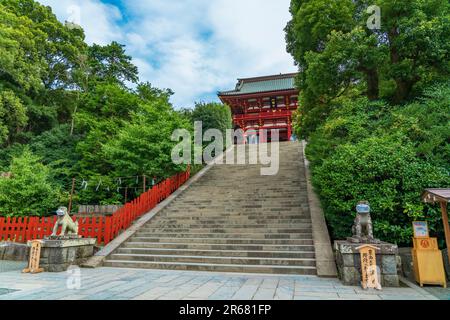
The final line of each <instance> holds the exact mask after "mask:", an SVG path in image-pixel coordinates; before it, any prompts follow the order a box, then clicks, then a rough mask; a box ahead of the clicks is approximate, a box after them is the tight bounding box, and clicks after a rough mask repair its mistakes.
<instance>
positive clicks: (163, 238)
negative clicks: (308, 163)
mask: <svg viewBox="0 0 450 320" xmlns="http://www.w3.org/2000/svg"><path fill="white" fill-rule="evenodd" d="M130 242H164V243H167V242H169V243H181V244H186V243H195V244H255V245H313V240H312V239H311V238H310V237H305V239H291V238H281V239H280V238H279V239H262V238H260V239H252V238H242V237H240V238H235V237H229V238H219V236H218V237H203V238H194V237H188V236H186V237H178V238H175V237H167V235H159V236H158V237H155V235H152V236H151V237H133V238H132V239H130Z"/></svg>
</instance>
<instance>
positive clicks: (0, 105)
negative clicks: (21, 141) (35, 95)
mask: <svg viewBox="0 0 450 320" xmlns="http://www.w3.org/2000/svg"><path fill="white" fill-rule="evenodd" d="M26 111H27V110H26V108H25V107H24V106H23V104H22V102H21V101H20V99H19V98H17V97H16V96H15V94H14V92H13V91H11V90H4V91H0V145H10V144H11V142H12V139H13V137H14V136H15V135H16V134H18V133H19V132H20V130H22V129H23V128H24V127H25V125H26V124H27V121H28V117H27V115H26V113H27V112H26Z"/></svg>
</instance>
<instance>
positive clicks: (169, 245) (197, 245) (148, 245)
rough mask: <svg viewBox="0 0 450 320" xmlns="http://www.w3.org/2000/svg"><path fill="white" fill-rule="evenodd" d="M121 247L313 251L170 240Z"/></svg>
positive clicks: (308, 249) (308, 247)
mask: <svg viewBox="0 0 450 320" xmlns="http://www.w3.org/2000/svg"><path fill="white" fill-rule="evenodd" d="M122 248H127V249H128V248H140V249H153V248H158V249H159V248H165V249H190V250H238V251H302V252H313V251H314V246H313V245H276V244H228V245H227V244H208V243H170V242H167V243H165V242H127V243H125V244H124V245H123V246H122Z"/></svg>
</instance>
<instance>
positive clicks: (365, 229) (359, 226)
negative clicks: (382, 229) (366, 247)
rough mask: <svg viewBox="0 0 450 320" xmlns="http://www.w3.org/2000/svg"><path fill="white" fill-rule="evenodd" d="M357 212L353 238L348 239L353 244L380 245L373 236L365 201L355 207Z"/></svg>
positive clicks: (368, 208) (368, 207) (367, 206)
mask: <svg viewBox="0 0 450 320" xmlns="http://www.w3.org/2000/svg"><path fill="white" fill-rule="evenodd" d="M356 211H357V212H358V214H357V216H356V219H355V223H354V224H353V228H352V231H353V237H351V238H348V239H347V240H348V241H349V242H353V243H380V242H381V241H380V240H378V239H375V238H374V236H373V226H372V218H371V216H370V205H369V203H368V202H367V201H361V202H360V203H359V204H358V205H357V206H356Z"/></svg>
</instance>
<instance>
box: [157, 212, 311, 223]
mask: <svg viewBox="0 0 450 320" xmlns="http://www.w3.org/2000/svg"><path fill="white" fill-rule="evenodd" d="M162 218H167V219H172V220H173V219H192V220H194V219H196V220H199V219H205V220H211V219H214V220H216V219H217V220H220V219H224V218H227V219H228V220H231V221H236V219H248V220H251V221H253V220H261V219H264V220H273V219H308V220H309V221H311V218H310V216H309V215H306V214H302V215H299V214H272V213H271V214H269V215H264V216H262V215H244V214H241V215H230V214H223V215H220V216H211V215H208V214H206V213H204V214H194V213H192V214H189V212H185V213H184V214H183V215H175V214H169V215H165V216H158V217H157V218H156V219H162Z"/></svg>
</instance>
